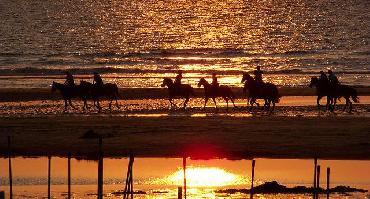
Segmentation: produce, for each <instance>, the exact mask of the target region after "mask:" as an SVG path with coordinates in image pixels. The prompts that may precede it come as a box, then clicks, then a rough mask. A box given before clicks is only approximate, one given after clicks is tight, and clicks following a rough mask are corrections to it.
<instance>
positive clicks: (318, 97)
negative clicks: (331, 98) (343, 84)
mask: <svg viewBox="0 0 370 199" xmlns="http://www.w3.org/2000/svg"><path fill="white" fill-rule="evenodd" d="M321 98H322V96H317V100H316V102H317V109H318V110H319V112H320V99H321Z"/></svg>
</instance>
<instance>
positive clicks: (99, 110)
mask: <svg viewBox="0 0 370 199" xmlns="http://www.w3.org/2000/svg"><path fill="white" fill-rule="evenodd" d="M96 107H98V112H99V113H100V112H101V109H102V108H101V106H100V102H99V99H96Z"/></svg>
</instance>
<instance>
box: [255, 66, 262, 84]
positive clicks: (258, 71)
mask: <svg viewBox="0 0 370 199" xmlns="http://www.w3.org/2000/svg"><path fill="white" fill-rule="evenodd" d="M253 74H254V80H255V81H256V83H257V85H262V84H263V80H262V74H263V71H262V70H261V67H260V66H257V69H256V70H255V71H253Z"/></svg>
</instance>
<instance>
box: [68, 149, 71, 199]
mask: <svg viewBox="0 0 370 199" xmlns="http://www.w3.org/2000/svg"><path fill="white" fill-rule="evenodd" d="M68 199H71V153H68Z"/></svg>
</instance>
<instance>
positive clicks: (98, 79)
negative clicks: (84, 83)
mask: <svg viewBox="0 0 370 199" xmlns="http://www.w3.org/2000/svg"><path fill="white" fill-rule="evenodd" d="M93 84H94V85H96V86H98V87H103V84H104V83H103V80H102V78H101V76H100V75H99V73H97V72H94V81H93Z"/></svg>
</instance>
